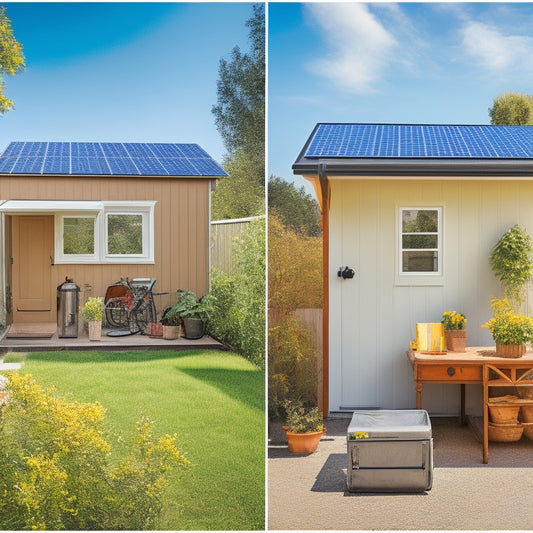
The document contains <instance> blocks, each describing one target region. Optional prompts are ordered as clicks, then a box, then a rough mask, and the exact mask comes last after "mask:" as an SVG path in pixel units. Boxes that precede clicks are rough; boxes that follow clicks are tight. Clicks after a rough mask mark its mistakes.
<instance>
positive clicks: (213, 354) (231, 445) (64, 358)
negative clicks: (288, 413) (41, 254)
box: [4, 350, 265, 530]
mask: <svg viewBox="0 0 533 533" xmlns="http://www.w3.org/2000/svg"><path fill="white" fill-rule="evenodd" d="M17 358H20V356H18V355H16V354H10V355H7V356H6V358H5V359H4V360H5V361H6V362H9V361H13V360H15V359H17ZM21 372H22V373H24V374H32V375H33V376H34V377H35V379H37V381H38V382H39V384H40V385H42V386H44V387H48V386H51V385H53V386H55V387H56V390H57V394H58V395H60V396H62V397H64V398H67V399H69V400H78V401H82V402H94V401H99V402H100V403H102V405H103V406H104V407H105V408H106V409H107V413H106V427H107V430H108V432H109V438H108V442H109V443H110V444H111V445H112V447H113V449H114V450H115V451H116V453H117V454H118V455H120V454H122V453H124V450H125V445H124V441H126V442H127V441H128V439H130V438H132V437H133V435H134V434H135V422H136V421H137V420H138V419H139V418H140V416H141V414H144V415H147V416H149V417H150V418H151V419H152V420H153V421H154V434H155V436H159V435H163V434H165V433H170V434H173V433H177V434H178V441H177V444H178V448H179V449H180V451H181V452H182V453H185V455H186V457H187V458H188V459H189V460H190V461H191V463H192V466H191V467H190V468H188V469H186V470H183V469H181V470H180V471H179V472H176V473H172V478H171V484H170V487H169V489H168V491H167V494H166V497H167V505H166V511H165V516H164V518H163V521H162V524H161V528H162V529H171V530H176V529H182V530H183V529H186V530H215V529H216V530H242V529H247V530H252V529H264V527H265V521H264V519H265V415H264V411H265V402H264V373H263V372H262V371H261V370H258V369H257V368H256V367H254V366H253V365H251V364H250V363H249V362H248V361H246V360H245V359H243V358H242V357H240V356H238V355H236V354H233V353H231V352H222V351H217V350H210V351H209V350H200V351H197V350H190V351H183V352H173V351H142V352H127V353H125V352H98V351H87V352H75V351H73V352H68V351H61V352H43V353H35V354H28V355H27V357H26V358H25V360H24V364H23V366H22V370H21ZM119 437H121V438H119Z"/></svg>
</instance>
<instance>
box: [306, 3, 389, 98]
mask: <svg viewBox="0 0 533 533" xmlns="http://www.w3.org/2000/svg"><path fill="white" fill-rule="evenodd" d="M306 7H307V10H308V12H309V13H310V14H311V16H312V17H313V19H314V21H315V22H316V23H318V25H319V26H320V28H321V30H322V32H323V35H324V40H325V41H326V42H327V43H328V49H329V50H328V51H329V54H328V55H327V56H326V57H322V58H319V59H317V60H316V61H314V62H313V63H312V64H310V65H308V67H309V69H310V70H312V71H313V72H315V73H316V74H319V75H321V76H323V77H325V78H327V79H328V80H330V81H332V82H333V83H335V84H336V85H339V86H340V87H341V88H343V89H345V90H347V91H350V92H355V93H362V92H372V91H373V90H374V89H375V86H376V83H377V82H378V81H379V80H380V78H381V76H382V75H383V72H384V70H385V68H386V67H387V65H388V64H389V63H390V61H391V60H392V51H393V50H394V48H395V47H396V46H397V42H396V40H395V38H394V36H393V35H392V34H391V33H390V32H389V31H387V30H386V29H385V28H384V26H383V25H382V24H381V23H380V22H379V21H378V19H377V18H376V17H375V16H374V15H373V14H372V13H370V11H369V9H368V7H367V6H366V5H365V4H359V3H347V4H345V3H332V4H315V3H309V4H306Z"/></svg>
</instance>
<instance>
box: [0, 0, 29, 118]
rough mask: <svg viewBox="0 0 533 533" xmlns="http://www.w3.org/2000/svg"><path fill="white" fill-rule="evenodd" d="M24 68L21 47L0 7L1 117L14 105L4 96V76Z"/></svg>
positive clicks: (4, 11)
mask: <svg viewBox="0 0 533 533" xmlns="http://www.w3.org/2000/svg"><path fill="white" fill-rule="evenodd" d="M24 66H25V63H24V54H23V52H22V45H21V44H20V43H19V42H18V41H17V39H16V38H15V35H14V33H13V29H12V27H11V21H10V20H9V18H8V17H7V15H6V8H5V7H3V6H0V113H1V114H2V115H3V114H4V113H7V112H8V111H9V110H10V109H12V108H13V106H14V103H13V101H12V100H9V98H7V97H6V96H5V94H4V90H5V88H6V85H5V82H4V76H5V75H6V74H7V75H9V76H13V75H14V74H16V73H17V72H19V71H20V70H22V69H23V68H24Z"/></svg>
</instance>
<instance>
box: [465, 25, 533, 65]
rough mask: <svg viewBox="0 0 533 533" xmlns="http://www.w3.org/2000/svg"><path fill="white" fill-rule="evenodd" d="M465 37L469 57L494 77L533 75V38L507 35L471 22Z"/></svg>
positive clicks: (466, 28)
mask: <svg viewBox="0 0 533 533" xmlns="http://www.w3.org/2000/svg"><path fill="white" fill-rule="evenodd" d="M462 35H463V46H464V49H465V50H466V52H467V54H468V55H469V56H470V57H471V58H473V59H474V60H475V61H477V62H478V63H479V64H480V65H481V66H482V67H484V68H485V69H487V70H489V71H491V72H494V73H495V72H502V71H509V70H515V69H521V70H522V71H524V69H525V71H529V72H530V73H531V66H530V65H531V56H532V54H533V38H531V37H527V36H521V35H504V34H503V33H501V32H500V31H499V30H498V29H497V28H496V27H495V26H489V25H488V24H484V23H482V22H468V23H467V24H466V26H464V27H463V29H462ZM524 74H526V72H524Z"/></svg>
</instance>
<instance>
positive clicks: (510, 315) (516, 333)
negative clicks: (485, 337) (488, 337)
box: [481, 297, 533, 358]
mask: <svg viewBox="0 0 533 533" xmlns="http://www.w3.org/2000/svg"><path fill="white" fill-rule="evenodd" d="M490 308H491V310H492V311H493V313H494V317H493V318H491V319H490V320H489V321H488V322H487V323H485V324H483V325H482V326H481V327H482V328H488V329H489V330H490V332H491V333H492V337H493V338H494V342H495V343H496V355H497V356H499V357H515V358H516V357H522V355H523V354H524V353H525V351H526V343H528V342H532V341H533V318H531V317H529V316H524V315H518V314H516V313H515V312H514V311H513V308H512V306H511V304H510V303H509V301H508V300H507V298H504V299H503V300H500V299H499V298H496V297H493V298H492V302H491V306H490Z"/></svg>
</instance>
